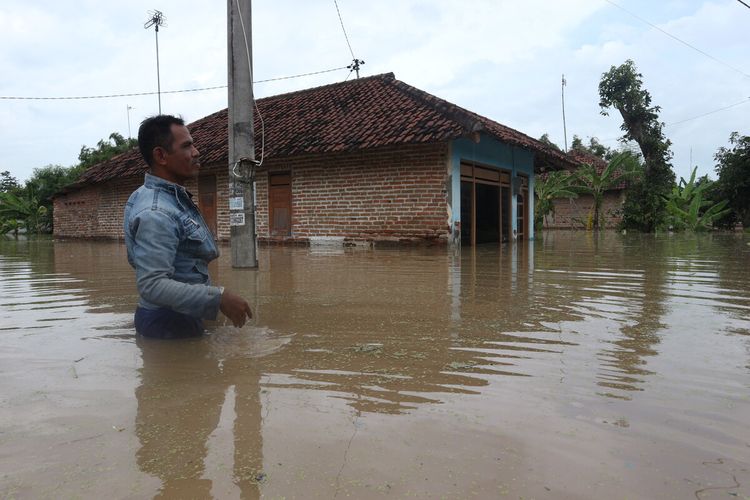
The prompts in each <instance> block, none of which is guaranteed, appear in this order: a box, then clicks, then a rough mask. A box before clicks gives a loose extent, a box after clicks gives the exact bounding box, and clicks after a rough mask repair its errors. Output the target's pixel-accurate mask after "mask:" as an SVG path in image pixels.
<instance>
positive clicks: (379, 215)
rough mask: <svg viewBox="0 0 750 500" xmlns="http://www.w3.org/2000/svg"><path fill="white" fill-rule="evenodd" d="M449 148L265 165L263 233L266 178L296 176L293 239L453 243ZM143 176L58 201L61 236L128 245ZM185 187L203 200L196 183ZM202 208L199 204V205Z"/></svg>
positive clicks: (221, 183)
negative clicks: (128, 217) (134, 197)
mask: <svg viewBox="0 0 750 500" xmlns="http://www.w3.org/2000/svg"><path fill="white" fill-rule="evenodd" d="M447 153H448V149H447V145H445V144H428V145H412V146H401V147H398V148H381V149H376V150H367V151H358V152H354V153H340V154H329V155H305V156H299V157H294V158H285V159H272V160H267V161H266V162H265V163H264V165H263V166H262V167H261V169H260V170H259V172H258V174H257V181H256V187H257V193H256V200H257V214H256V221H257V228H256V232H257V234H258V236H259V238H261V239H268V237H269V230H268V203H267V196H268V172H288V173H290V174H291V176H292V235H291V239H292V240H298V241H300V240H301V241H306V240H307V238H309V237H313V236H324V237H325V236H335V237H344V238H347V239H350V240H360V241H404V240H419V241H437V242H440V243H445V242H447V238H448V234H449V229H448V211H447V203H448V202H447V199H448V196H447V192H446V183H447V172H448V167H447ZM205 171H206V173H214V174H216V176H217V179H216V186H217V191H218V193H217V219H218V220H217V222H218V230H219V238H220V239H222V240H228V239H229V236H230V229H229V204H228V201H227V195H228V185H227V177H228V176H227V168H226V167H224V166H212V167H210V168H205ZM142 182H143V177H142V176H137V177H134V178H130V179H120V180H118V181H116V182H114V181H111V182H107V183H103V184H99V185H94V186H89V187H86V188H84V189H82V190H80V191H77V192H74V193H70V194H68V195H64V196H60V197H58V198H56V199H55V211H54V218H55V220H54V224H55V235H56V236H59V237H69V238H112V239H114V238H122V223H123V220H122V219H123V210H124V207H125V202H126V201H127V199H128V197H129V196H130V193H132V192H133V191H134V190H135V189H137V188H138V186H140V185H141V184H142ZM186 188H187V189H188V190H189V191H191V192H193V193H194V194H196V195H197V187H196V185H195V182H191V183H189V184H188V185H186ZM195 199H196V201H197V197H196V198H195Z"/></svg>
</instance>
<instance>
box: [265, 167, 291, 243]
mask: <svg viewBox="0 0 750 500" xmlns="http://www.w3.org/2000/svg"><path fill="white" fill-rule="evenodd" d="M268 184H269V185H268V219H269V220H268V227H269V229H270V233H271V236H291V234H292V176H291V175H290V174H271V175H270V176H269V179H268Z"/></svg>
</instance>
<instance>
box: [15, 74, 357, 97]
mask: <svg viewBox="0 0 750 500" xmlns="http://www.w3.org/2000/svg"><path fill="white" fill-rule="evenodd" d="M342 69H349V68H348V66H341V67H339V68H331V69H324V70H322V71H313V72H310V73H301V74H298V75H289V76H280V77H277V78H268V79H265V80H255V81H254V82H253V83H254V84H255V83H266V82H276V81H279V80H290V79H292V78H301V77H303V76H312V75H320V74H323V73H331V72H332V71H341V70H342ZM225 88H227V86H226V85H217V86H215V87H202V88H198V89H182V90H163V91H162V92H161V93H162V94H178V93H183V92H203V91H205V90H216V89H225ZM155 94H156V92H131V93H128V94H107V95H87V96H60V97H24V96H0V100H17V101H55V100H58V101H59V100H80V99H110V98H115V97H140V96H146V95H155Z"/></svg>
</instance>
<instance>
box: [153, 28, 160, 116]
mask: <svg viewBox="0 0 750 500" xmlns="http://www.w3.org/2000/svg"><path fill="white" fill-rule="evenodd" d="M154 27H155V28H156V31H155V33H156V94H157V95H158V96H159V114H161V79H160V78H159V25H158V24H155V25H154Z"/></svg>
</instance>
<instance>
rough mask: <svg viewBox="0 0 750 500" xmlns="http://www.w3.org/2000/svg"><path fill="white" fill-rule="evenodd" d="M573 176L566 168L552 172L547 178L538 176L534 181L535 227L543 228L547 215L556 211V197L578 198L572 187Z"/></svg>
mask: <svg viewBox="0 0 750 500" xmlns="http://www.w3.org/2000/svg"><path fill="white" fill-rule="evenodd" d="M572 180H573V176H572V175H571V174H570V173H569V172H566V171H564V170H557V171H554V172H550V173H549V174H548V175H547V177H546V178H541V177H537V179H536V182H535V183H534V200H535V202H536V203H535V206H534V217H535V220H534V227H537V228H541V227H542V224H543V223H544V220H545V218H546V216H547V215H549V214H554V213H555V204H554V200H555V199H556V198H577V197H578V193H576V192H575V191H574V190H573V189H572V188H571V181H572Z"/></svg>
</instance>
